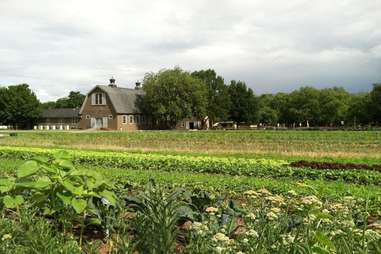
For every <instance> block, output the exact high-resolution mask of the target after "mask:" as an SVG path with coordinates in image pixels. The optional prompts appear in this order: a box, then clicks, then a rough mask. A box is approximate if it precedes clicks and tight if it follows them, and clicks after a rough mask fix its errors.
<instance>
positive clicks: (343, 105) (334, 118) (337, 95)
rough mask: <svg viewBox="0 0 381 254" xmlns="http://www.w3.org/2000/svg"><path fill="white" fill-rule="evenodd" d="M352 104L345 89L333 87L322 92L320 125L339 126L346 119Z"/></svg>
mask: <svg viewBox="0 0 381 254" xmlns="http://www.w3.org/2000/svg"><path fill="white" fill-rule="evenodd" d="M350 102H351V96H350V94H349V93H348V92H347V91H345V89H344V88H339V87H333V88H326V89H322V90H320V112H321V113H320V114H321V116H320V125H326V126H337V125H340V123H341V121H344V120H345V119H346V116H347V115H348V109H349V105H350Z"/></svg>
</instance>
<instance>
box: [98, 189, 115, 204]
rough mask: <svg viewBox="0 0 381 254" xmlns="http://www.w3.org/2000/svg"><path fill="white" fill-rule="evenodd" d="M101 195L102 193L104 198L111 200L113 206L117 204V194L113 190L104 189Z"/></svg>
mask: <svg viewBox="0 0 381 254" xmlns="http://www.w3.org/2000/svg"><path fill="white" fill-rule="evenodd" d="M99 195H101V196H102V197H103V198H105V199H107V201H108V202H110V204H111V205H112V206H116V196H115V194H114V193H113V192H111V191H108V190H104V191H102V192H100V193H99Z"/></svg>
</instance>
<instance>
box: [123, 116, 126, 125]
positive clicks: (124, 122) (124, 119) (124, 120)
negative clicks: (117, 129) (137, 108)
mask: <svg viewBox="0 0 381 254" xmlns="http://www.w3.org/2000/svg"><path fill="white" fill-rule="evenodd" d="M122 123H123V124H126V123H127V116H123V119H122Z"/></svg>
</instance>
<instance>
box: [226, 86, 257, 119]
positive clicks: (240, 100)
mask: <svg viewBox="0 0 381 254" xmlns="http://www.w3.org/2000/svg"><path fill="white" fill-rule="evenodd" d="M229 94H230V100H231V108H230V117H231V120H233V121H235V122H238V123H240V122H246V123H253V122H254V121H255V120H256V118H257V111H258V100H257V97H256V96H255V95H254V92H253V90H252V89H251V88H248V87H247V86H246V84H245V82H242V81H235V80H232V81H231V82H230V85H229Z"/></svg>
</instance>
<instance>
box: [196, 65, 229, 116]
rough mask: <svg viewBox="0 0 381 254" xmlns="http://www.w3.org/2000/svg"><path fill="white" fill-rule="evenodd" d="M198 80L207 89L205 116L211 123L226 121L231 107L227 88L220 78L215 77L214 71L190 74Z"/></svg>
mask: <svg viewBox="0 0 381 254" xmlns="http://www.w3.org/2000/svg"><path fill="white" fill-rule="evenodd" d="M192 76H194V77H196V78H199V79H200V80H201V81H202V82H203V83H204V85H205V86H206V88H207V91H208V103H207V115H208V117H209V119H210V120H211V121H212V122H215V121H221V120H227V119H228V118H229V110H230V106H231V101H230V95H229V91H228V87H227V86H226V85H225V83H224V79H223V78H222V77H221V76H217V74H216V72H215V71H214V70H211V69H208V70H201V71H195V72H193V73H192Z"/></svg>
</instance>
